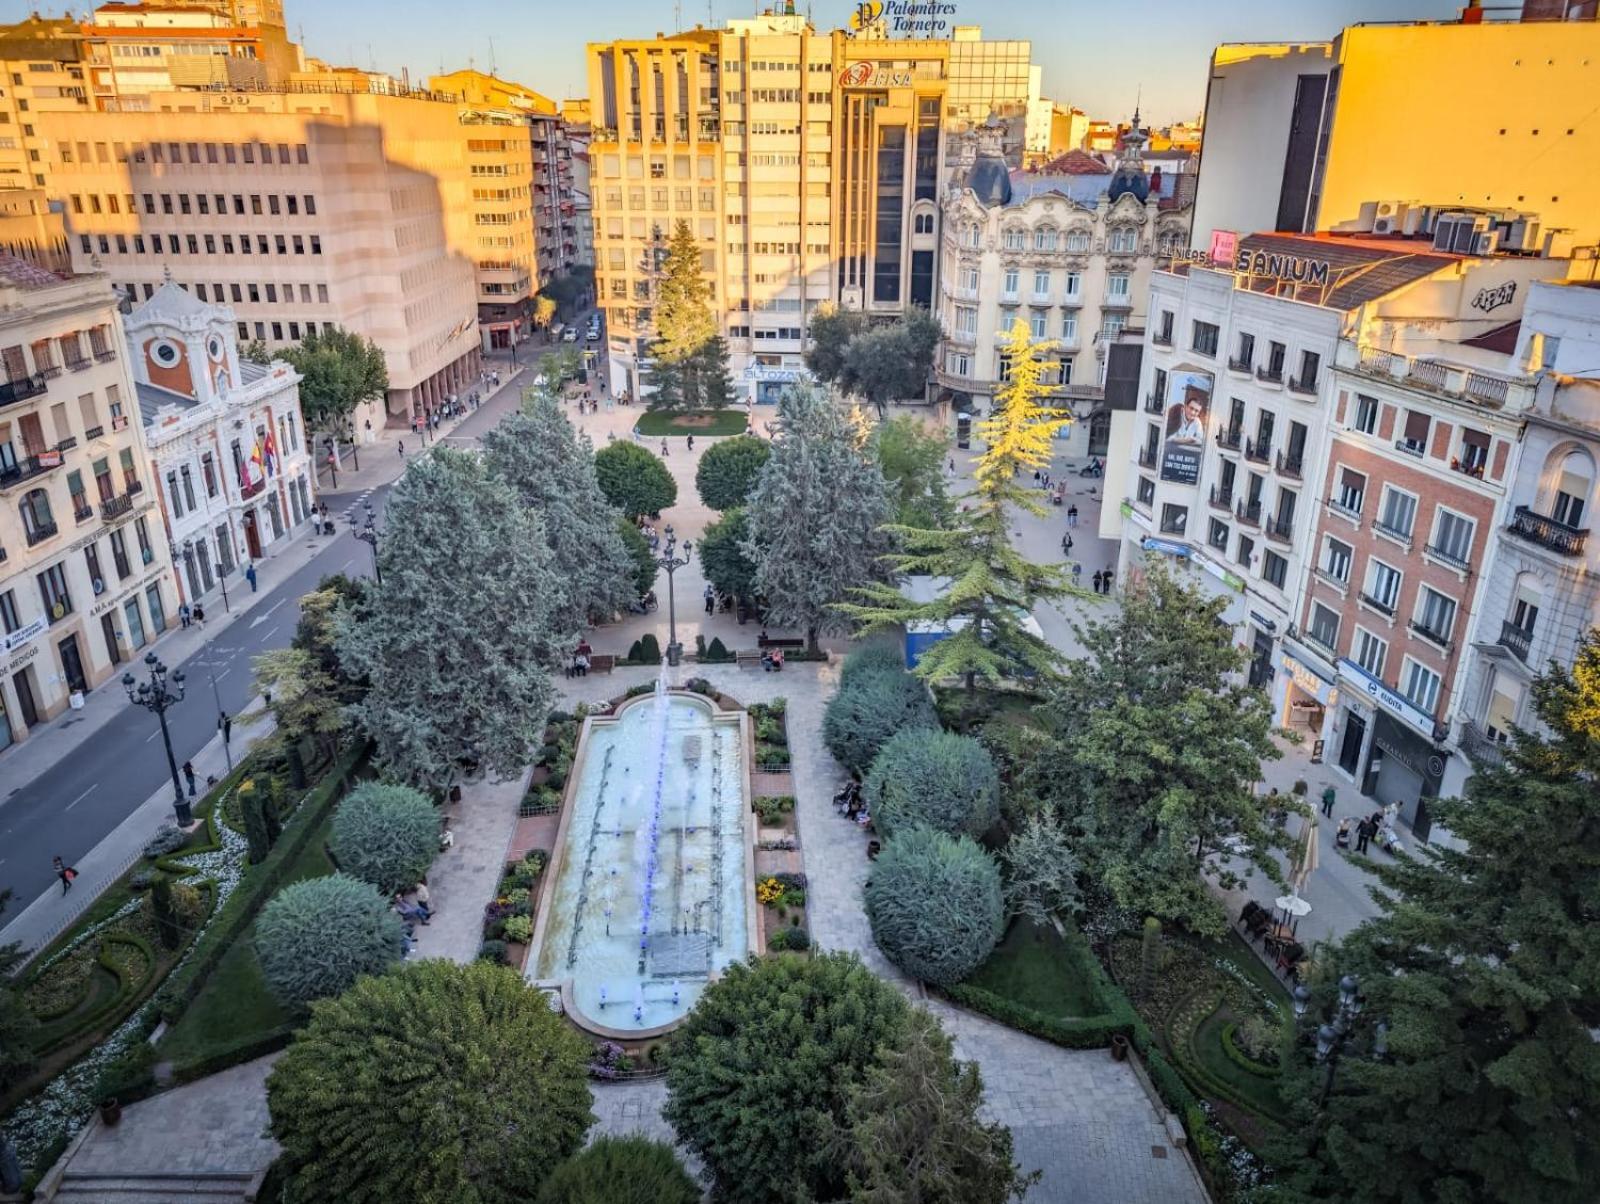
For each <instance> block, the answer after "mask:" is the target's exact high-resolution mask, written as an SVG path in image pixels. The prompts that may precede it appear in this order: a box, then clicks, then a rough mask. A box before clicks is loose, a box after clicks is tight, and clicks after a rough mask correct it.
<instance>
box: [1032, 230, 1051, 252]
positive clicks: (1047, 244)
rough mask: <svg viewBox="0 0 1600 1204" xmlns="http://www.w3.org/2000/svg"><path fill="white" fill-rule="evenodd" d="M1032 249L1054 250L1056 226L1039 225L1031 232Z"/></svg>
mask: <svg viewBox="0 0 1600 1204" xmlns="http://www.w3.org/2000/svg"><path fill="white" fill-rule="evenodd" d="M1033 249H1034V250H1035V251H1054V250H1055V249H1056V228H1055V227H1054V226H1040V227H1039V228H1038V229H1037V230H1035V231H1034V232H1033Z"/></svg>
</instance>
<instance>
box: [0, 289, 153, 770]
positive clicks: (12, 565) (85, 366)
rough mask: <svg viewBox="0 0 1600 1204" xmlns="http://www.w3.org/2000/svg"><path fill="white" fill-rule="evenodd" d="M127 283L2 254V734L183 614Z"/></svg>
mask: <svg viewBox="0 0 1600 1204" xmlns="http://www.w3.org/2000/svg"><path fill="white" fill-rule="evenodd" d="M117 305H118V298H117V295H116V293H115V292H114V291H113V289H112V287H111V284H110V281H108V280H107V278H106V277H105V276H103V275H83V276H65V275H61V274H59V273H55V272H48V271H44V270H42V269H40V268H37V267H35V266H33V265H32V264H28V263H24V262H23V261H21V260H18V259H14V258H4V259H0V365H3V370H4V375H5V381H4V383H0V657H3V660H0V747H5V746H6V745H9V744H11V743H12V742H14V741H16V740H21V739H24V738H26V736H27V734H28V731H29V729H31V728H33V727H35V726H37V725H38V724H40V723H42V722H44V721H46V720H48V719H50V718H52V717H53V716H55V715H57V714H59V713H60V712H62V711H63V710H65V709H66V708H67V707H68V706H69V705H73V704H74V699H75V698H76V699H77V700H78V701H79V702H80V703H81V695H83V694H85V693H87V692H88V691H89V690H92V689H94V688H96V687H97V686H99V685H101V684H102V683H104V682H105V681H106V680H107V679H108V678H114V677H115V676H117V675H118V673H119V672H121V670H120V669H119V666H120V665H121V664H122V663H123V662H124V661H126V660H128V659H130V658H131V657H133V656H135V655H137V654H138V652H139V650H140V649H142V648H143V647H144V646H145V645H146V644H148V643H149V642H150V641H151V640H153V639H155V638H156V637H157V636H158V635H159V634H160V633H161V632H162V631H163V630H165V628H166V626H167V624H168V623H169V622H170V621H171V620H172V618H173V616H174V615H175V614H176V609H177V597H176V594H175V592H174V589H173V583H172V565H171V561H170V559H169V556H168V549H167V541H166V539H165V537H164V533H163V531H162V526H161V514H160V511H159V509H158V508H157V504H156V494H155V490H154V489H152V488H150V487H149V471H150V470H149V457H148V454H147V451H146V448H145V444H144V428H143V426H142V424H141V423H139V422H138V421H136V420H135V418H136V402H135V400H134V398H133V396H132V394H133V384H132V380H131V378H130V376H129V372H128V352H127V344H126V342H125V341H124V339H123V333H122V323H121V321H120V315H119V314H118V312H117Z"/></svg>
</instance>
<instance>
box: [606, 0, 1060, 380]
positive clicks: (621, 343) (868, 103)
mask: <svg viewBox="0 0 1600 1204" xmlns="http://www.w3.org/2000/svg"><path fill="white" fill-rule="evenodd" d="M1027 59H1028V46H1027V43H1023V42H1006V43H989V42H984V41H983V40H982V39H981V36H980V35H979V33H978V31H976V30H975V29H965V28H964V29H961V30H958V31H956V36H955V37H953V38H951V39H947V40H931V39H926V40H922V39H919V40H904V39H891V38H886V37H882V36H874V34H873V32H872V31H862V32H861V33H859V34H858V35H856V36H852V35H850V34H847V33H846V32H844V31H834V32H832V33H819V32H817V31H816V30H815V29H813V28H812V26H811V25H810V24H809V22H808V21H807V20H806V19H805V18H803V17H801V16H798V15H796V14H795V13H794V12H793V7H792V6H788V8H787V10H786V11H784V12H768V13H765V14H762V15H760V16H757V17H753V18H741V19H737V20H732V21H729V22H728V24H727V27H726V28H725V29H723V30H707V29H695V30H690V31H686V32H684V33H680V34H674V35H670V36H663V37H659V38H656V39H653V40H648V41H627V42H608V43H596V44H591V45H590V47H589V80H590V99H591V105H592V119H593V122H594V125H593V130H592V133H593V142H592V146H591V168H592V173H593V179H592V192H593V202H594V225H595V240H596V246H595V256H596V265H595V267H596V273H597V277H598V282H599V283H598V287H599V293H600V302H601V304H602V305H603V306H605V308H606V313H607V330H608V334H609V336H610V342H609V346H608V352H609V356H610V368H611V383H612V385H613V387H614V388H616V389H618V390H620V391H623V392H637V390H638V388H639V384H640V379H641V374H640V368H641V365H642V364H643V363H644V362H645V361H647V359H648V346H649V342H650V338H651V322H650V301H651V298H652V295H653V291H652V290H653V285H654V277H655V273H656V264H657V260H658V256H659V254H660V246H661V243H662V241H663V240H665V238H666V237H668V236H669V235H670V233H671V231H672V228H673V226H674V225H675V223H676V222H677V221H678V220H680V219H682V220H687V221H688V222H689V223H690V227H691V229H692V230H694V232H695V234H696V236H697V237H698V238H699V239H700V240H701V245H702V253H703V258H704V266H705V271H706V275H707V278H708V284H709V285H710V288H711V290H712V297H713V302H714V304H715V305H716V306H717V307H718V308H719V309H720V311H721V320H722V333H723V334H724V336H725V337H726V338H727V340H728V348H729V353H730V359H731V363H732V367H733V370H734V372H735V374H736V376H738V377H739V378H740V379H742V380H743V382H744V383H745V385H746V386H747V387H748V388H749V389H750V395H751V396H752V397H753V398H754V399H755V400H758V401H765V400H771V399H773V398H774V397H775V396H776V391H777V390H779V389H781V388H782V387H783V385H784V384H786V383H787V382H789V381H792V380H794V379H796V378H797V377H799V376H800V375H802V374H803V373H804V358H803V357H804V346H805V343H804V339H805V329H806V325H807V322H808V319H809V315H810V314H811V313H812V312H813V311H814V310H815V308H816V307H817V306H818V305H819V304H821V303H823V302H824V301H831V302H837V303H839V304H841V305H843V306H845V307H847V308H853V309H859V310H863V311H865V312H868V313H872V314H878V315H882V316H884V317H893V316H895V315H898V314H901V313H904V312H905V309H906V307H907V306H908V305H921V306H924V307H927V308H930V309H931V308H932V307H933V305H934V299H935V282H936V280H937V277H938V263H937V259H938V248H939V229H938V227H939V193H940V188H941V186H942V184H943V182H944V181H945V180H947V179H948V160H949V154H950V147H949V140H950V138H951V137H952V135H953V134H954V133H956V132H958V131H960V130H964V129H966V128H968V127H969V126H970V125H972V124H976V123H977V122H981V121H983V120H985V119H986V118H987V117H988V115H989V114H990V112H991V111H994V110H1001V111H1006V112H1011V113H1014V114H1015V115H1016V117H1017V122H1016V124H1017V129H1018V135H1017V136H1018V151H1019V153H1020V149H1021V137H1022V133H1023V129H1022V118H1023V116H1024V114H1025V110H1026V108H1027V98H1028V90H1029V74H1030V73H1029V70H1028V67H1029V64H1028V61H1027Z"/></svg>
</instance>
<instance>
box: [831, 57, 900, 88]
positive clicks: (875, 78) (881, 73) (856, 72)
mask: <svg viewBox="0 0 1600 1204" xmlns="http://www.w3.org/2000/svg"><path fill="white" fill-rule="evenodd" d="M839 86H840V87H841V88H909V87H910V86H911V72H909V71H907V70H904V69H903V68H901V69H895V68H892V67H885V66H883V65H881V64H879V63H868V62H860V63H851V64H850V65H849V66H848V67H846V68H845V69H844V70H843V71H841V72H839Z"/></svg>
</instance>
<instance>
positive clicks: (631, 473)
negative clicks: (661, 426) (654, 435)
mask: <svg viewBox="0 0 1600 1204" xmlns="http://www.w3.org/2000/svg"><path fill="white" fill-rule="evenodd" d="M594 469H595V475H596V477H597V478H598V479H599V482H600V491H601V492H602V493H604V494H605V495H606V500H607V501H609V502H610V503H611V504H612V505H613V506H615V507H616V508H617V509H618V510H620V511H622V513H623V515H624V516H626V517H628V518H635V519H636V518H639V517H641V516H643V515H646V514H660V513H661V511H663V510H665V509H667V508H668V507H669V506H671V505H672V504H673V503H674V502H676V501H677V500H678V483H677V482H676V481H675V480H673V479H672V473H670V472H669V471H668V470H667V466H666V465H665V464H663V463H662V462H661V458H660V457H659V456H657V455H656V454H655V453H653V452H651V451H648V450H646V449H645V448H643V447H640V446H639V445H638V444H637V443H627V442H620V441H619V442H617V443H608V444H606V446H605V447H602V448H601V449H600V450H599V451H597V452H596V453H595V456H594Z"/></svg>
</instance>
